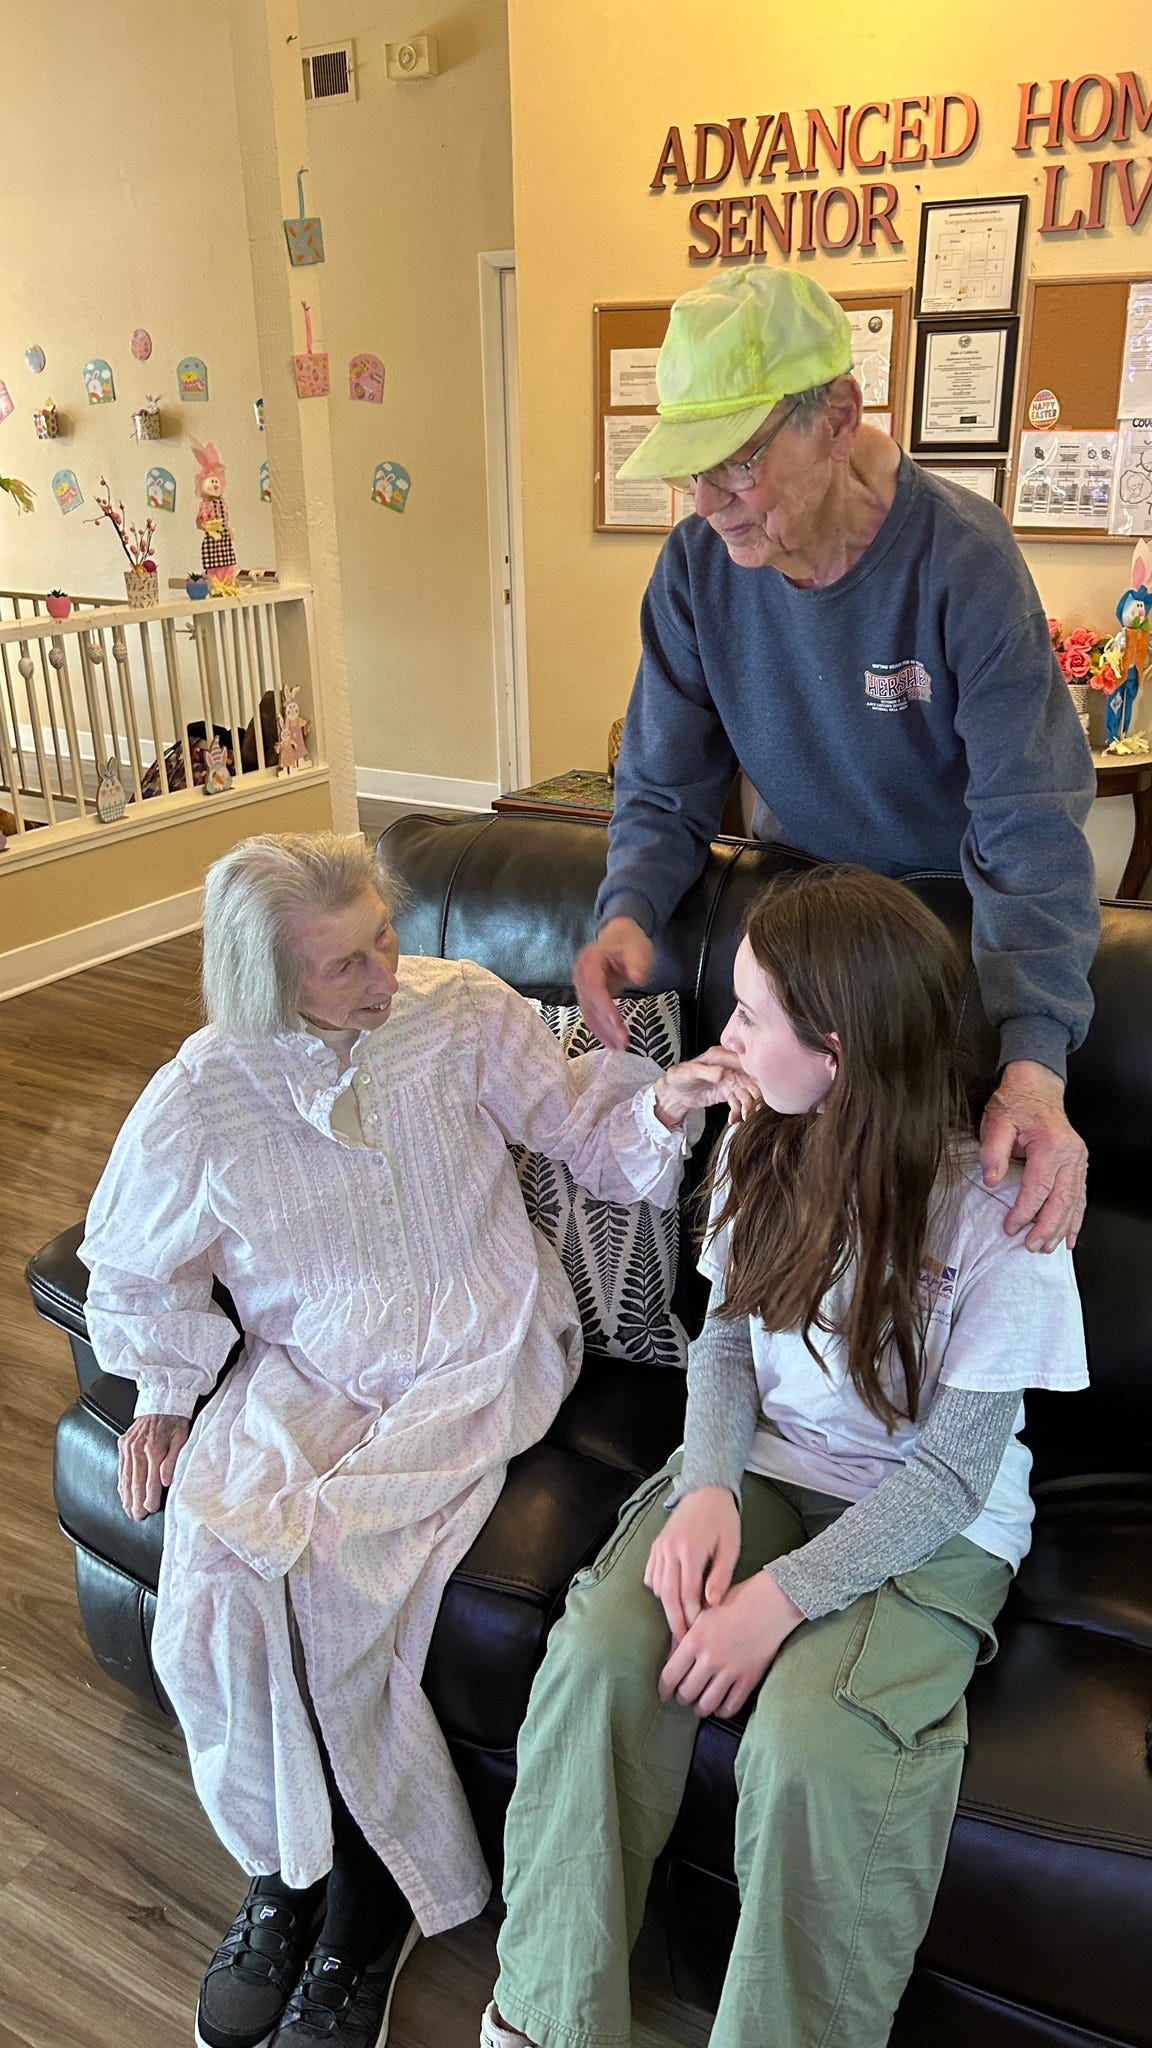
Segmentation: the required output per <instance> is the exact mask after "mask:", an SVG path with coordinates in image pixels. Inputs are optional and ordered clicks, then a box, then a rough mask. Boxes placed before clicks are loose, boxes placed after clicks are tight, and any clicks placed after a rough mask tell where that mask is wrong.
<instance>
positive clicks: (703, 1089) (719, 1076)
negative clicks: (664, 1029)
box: [655, 1045, 760, 1131]
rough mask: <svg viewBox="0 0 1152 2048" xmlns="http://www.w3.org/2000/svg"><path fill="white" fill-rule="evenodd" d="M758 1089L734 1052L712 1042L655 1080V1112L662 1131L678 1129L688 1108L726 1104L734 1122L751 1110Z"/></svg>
mask: <svg viewBox="0 0 1152 2048" xmlns="http://www.w3.org/2000/svg"><path fill="white" fill-rule="evenodd" d="M759 1100H760V1092H759V1090H758V1088H757V1087H756V1084H755V1082H754V1081H750V1080H749V1078H748V1076H747V1074H746V1073H745V1072H744V1069H743V1067H742V1066H741V1065H740V1062H739V1060H738V1059H737V1057H736V1055H735V1053H734V1052H729V1051H728V1050H727V1048H726V1047H725V1046H723V1045H714V1046H712V1047H710V1049H709V1050H708V1051H707V1052H702V1053H701V1054H700V1055H699V1056H698V1058H696V1059H694V1060H681V1062H680V1065H679V1066H677V1067H669V1069H668V1071H667V1073H666V1074H661V1076H660V1079H659V1080H658V1081H657V1083H656V1104H655V1107H656V1114H657V1116H658V1117H659V1119H660V1122H661V1123H662V1124H663V1125H664V1128H665V1130H668V1131H678V1130H679V1129H680V1126H681V1124H682V1123H683V1122H684V1119H685V1117H686V1116H687V1114H688V1112H689V1110H690V1109H711V1108H712V1106H713V1104H714V1103H716V1102H726V1103H727V1104H728V1121H729V1123H730V1124H738V1123H741V1122H742V1121H743V1119H744V1118H745V1117H746V1116H747V1115H748V1113H749V1111H750V1110H753V1109H755V1107H756V1105H757V1103H758V1102H759Z"/></svg>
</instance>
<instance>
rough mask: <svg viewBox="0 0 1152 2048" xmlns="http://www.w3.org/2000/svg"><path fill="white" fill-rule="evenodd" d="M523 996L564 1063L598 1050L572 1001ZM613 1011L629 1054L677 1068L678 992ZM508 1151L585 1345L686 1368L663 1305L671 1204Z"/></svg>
mask: <svg viewBox="0 0 1152 2048" xmlns="http://www.w3.org/2000/svg"><path fill="white" fill-rule="evenodd" d="M528 1000H529V1001H531V1002H532V1007H533V1009H534V1010H535V1011H537V1013H538V1014H539V1015H540V1016H541V1017H543V1019H544V1022H545V1023H546V1024H547V1025H548V1027H549V1029H550V1030H552V1031H554V1032H555V1034H556V1036H557V1038H558V1039H559V1040H560V1043H561V1045H562V1046H563V1048H564V1051H565V1054H566V1055H567V1057H568V1058H569V1059H576V1058H577V1057H578V1056H579V1055H580V1054H581V1053H586V1052H598V1051H599V1050H600V1040H599V1039H598V1038H596V1037H594V1036H593V1034H592V1032H591V1031H590V1030H589V1028H588V1026H587V1024H586V1023H585V1022H584V1018H583V1015H582V1014H581V1011H580V1009H579V1007H578V1006H577V1005H576V1004H575V1003H547V1002H537V1001H535V1000H533V999H532V998H531V997H529V998H528ZM620 1008H621V1010H622V1011H623V1014H624V1019H625V1022H626V1023H627V1025H628V1044H629V1050H630V1051H631V1052H636V1053H643V1054H644V1055H645V1056H646V1058H648V1059H650V1060H655V1062H656V1065H657V1066H658V1067H672V1066H675V1064H676V1062H677V1060H678V1059H679V1058H680V998H679V996H678V995H676V994H675V993H674V992H671V993H669V994H666V995H656V996H624V997H622V998H621V1002H620ZM511 1150H512V1156H513V1158H514V1159H515V1161H516V1171H517V1173H518V1175H519V1177H520V1188H521V1192H522V1194H523V1196H524V1206H525V1208H526V1209H527V1211H528V1216H529V1220H530V1222H532V1223H534V1224H535V1225H536V1228H537V1229H538V1230H539V1231H541V1232H542V1233H543V1235H544V1236H545V1237H546V1238H547V1239H548V1241H549V1243H550V1244H552V1245H554V1246H555V1247H556V1250H557V1252H558V1253H559V1254H560V1260H561V1264H562V1265H563V1267H564V1271H565V1272H566V1273H567V1275H568V1278H569V1280H570V1281H571V1283H572V1291H573V1293H574V1294H575V1296H576V1302H577V1306H578V1307H579V1310H580V1321H581V1323H582V1325H583V1328H584V1341H585V1343H586V1344H587V1345H588V1346H589V1348H590V1349H591V1350H594V1351H606V1352H607V1353H608V1355H609V1357H611V1358H625V1359H630V1360H631V1361H632V1362H633V1363H634V1364H644V1365H679V1366H682V1365H684V1364H685V1362H686V1360H687V1356H688V1339H687V1337H686V1335H685V1333H684V1329H683V1326H682V1324H681V1322H680V1320H679V1317H677V1316H674V1315H673V1313H672V1307H671V1303H672V1290H673V1288H674V1287H675V1285H676V1261H677V1253H678V1250H679V1235H680V1221H679V1216H678V1214H677V1211H676V1209H675V1208H672V1209H667V1210H665V1209H657V1208H656V1207H655V1205H654V1204H653V1203H652V1202H601V1201H598V1200H597V1198H596V1196H595V1195H589V1194H587V1193H586V1192H585V1190H584V1189H583V1188H580V1187H577V1185H576V1183H575V1181H574V1180H573V1178H572V1175H571V1174H570V1173H569V1171H568V1168H567V1167H566V1166H564V1165H562V1164H561V1163H560V1161H558V1160H555V1159H548V1158H546V1157H545V1156H544V1154H543V1153H540V1152H528V1151H525V1149H524V1147H523V1146H521V1145H514V1146H513V1147H512V1148H511Z"/></svg>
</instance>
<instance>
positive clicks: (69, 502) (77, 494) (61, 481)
mask: <svg viewBox="0 0 1152 2048" xmlns="http://www.w3.org/2000/svg"><path fill="white" fill-rule="evenodd" d="M52 496H53V497H54V498H55V500H56V503H57V504H58V505H59V507H60V510H61V511H62V512H74V511H75V510H76V507H77V505H82V504H83V503H84V493H83V491H82V490H81V489H80V486H79V484H78V483H77V481H76V471H75V470H74V469H58V470H57V471H56V474H55V476H54V477H53V479H52Z"/></svg>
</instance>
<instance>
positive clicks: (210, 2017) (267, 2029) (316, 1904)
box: [196, 1879, 324, 2048]
mask: <svg viewBox="0 0 1152 2048" xmlns="http://www.w3.org/2000/svg"><path fill="white" fill-rule="evenodd" d="M258 1883H259V1879H254V1880H253V1882H252V1884H251V1885H250V1886H249V1890H248V1896H247V1898H246V1899H245V1901H244V1904H243V1905H242V1906H241V1908H240V1911H239V1912H238V1913H237V1915H236V1918H235V1919H234V1921H233V1922H232V1925H231V1927H230V1928H229V1929H228V1932H227V1934H226V1935H225V1936H224V1939H223V1941H222V1942H221V1943H220V1946H219V1948H218V1949H217V1951H216V1953H215V1955H214V1956H213V1958H212V1961H211V1962H210V1963H209V1965H208V1969H207V1971H206V1973H205V1977H204V1982H203V1983H202V1984H201V1986H200V2002H199V2004H198V2005H197V2007H196V2042H197V2048H265V2043H266V2042H268V2041H270V2040H271V2039H272V2035H273V2033H274V2031H275V2028H276V2022H277V2020H279V2019H280V2017H281V2015H282V2013H283V2012H284V2009H285V2007H286V2005H287V2003H288V1999H289V1997H290V1995H291V1992H292V1989H293V1986H294V1985H295V1983H296V1980H297V1978H298V1977H299V1975H300V1972H301V1970H302V1969H303V1967H304V1958H305V1956H306V1955H307V1954H308V1949H309V1946H310V1944H311V1942H312V1939H313V1936H314V1934H315V1931H316V1924H317V1920H318V1918H319V1914H320V1910H321V1907H322V1904H323V1898H324V1888H323V1886H322V1885H313V1886H311V1887H310V1889H309V1890H308V1891H306V1892H301V1893H300V1894H299V1902H298V1903H296V1902H295V1901H293V1900H291V1899H285V1898H283V1897H279V1898H278V1897H276V1896H275V1895H274V1894H269V1893H267V1892H265V1893H261V1892H259V1891H258V1890H257V1885H258Z"/></svg>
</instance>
